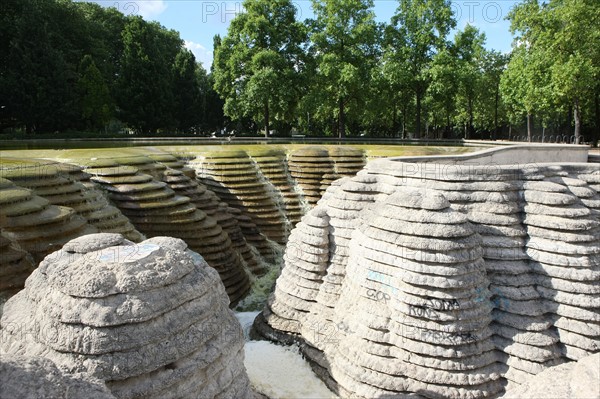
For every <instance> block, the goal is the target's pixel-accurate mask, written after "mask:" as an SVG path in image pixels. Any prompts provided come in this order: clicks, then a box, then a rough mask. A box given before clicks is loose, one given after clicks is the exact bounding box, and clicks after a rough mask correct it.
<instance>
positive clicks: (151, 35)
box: [117, 17, 183, 133]
mask: <svg viewBox="0 0 600 399" xmlns="http://www.w3.org/2000/svg"><path fill="white" fill-rule="evenodd" d="M122 35H123V45H124V50H123V55H122V57H121V63H120V64H121V68H120V71H119V79H118V84H117V90H118V91H117V99H118V107H119V110H120V116H121V118H122V120H123V121H125V122H127V123H128V124H129V125H130V126H132V127H134V128H135V129H136V130H137V131H139V132H149V133H154V132H156V131H157V130H158V129H161V128H169V127H172V126H173V125H174V124H175V123H174V120H173V104H174V98H173V90H172V82H173V79H172V65H173V63H174V61H175V57H176V55H177V54H178V53H179V51H180V50H181V48H182V47H183V41H182V40H181V39H180V38H179V35H178V34H177V32H175V31H167V30H166V29H164V28H163V27H162V26H161V25H159V24H158V23H156V22H152V23H148V22H146V21H144V20H143V19H142V18H141V17H132V18H131V19H130V21H129V22H128V23H127V25H126V26H125V29H124V30H123V34H122Z"/></svg>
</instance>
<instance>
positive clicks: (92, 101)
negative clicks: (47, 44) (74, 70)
mask: <svg viewBox="0 0 600 399" xmlns="http://www.w3.org/2000/svg"><path fill="white" fill-rule="evenodd" d="M77 87H78V89H79V96H80V107H81V118H82V120H83V121H84V123H85V124H86V128H87V129H92V130H100V129H102V128H103V127H104V126H106V124H107V123H108V122H109V121H110V119H111V117H112V116H113V111H114V105H113V103H112V98H111V96H110V92H109V90H108V85H107V84H106V82H105V81H104V77H103V76H102V74H101V73H100V70H99V69H98V67H96V64H95V63H94V60H93V59H92V57H91V56H90V55H86V56H84V57H83V59H82V60H81V64H80V65H79V80H78V82H77Z"/></svg>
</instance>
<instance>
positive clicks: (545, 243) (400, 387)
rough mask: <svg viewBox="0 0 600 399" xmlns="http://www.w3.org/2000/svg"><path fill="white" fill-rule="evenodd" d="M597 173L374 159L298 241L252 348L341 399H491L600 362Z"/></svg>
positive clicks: (319, 211) (309, 221)
mask: <svg viewBox="0 0 600 399" xmlns="http://www.w3.org/2000/svg"><path fill="white" fill-rule="evenodd" d="M599 183H600V173H599V172H598V169H597V167H595V165H592V164H566V165H557V164H539V165H535V164H532V165H526V167H523V166H518V165H515V166H511V165H495V166H494V167H493V168H491V167H488V166H469V167H463V165H450V164H436V163H433V162H427V161H424V162H422V163H403V162H401V161H399V160H377V161H373V162H371V163H369V164H368V165H367V167H366V169H365V170H363V171H362V172H360V173H359V174H358V176H356V177H353V178H345V179H341V180H338V181H337V182H335V183H334V184H333V185H332V186H330V187H329V188H328V189H327V191H326V192H325V193H324V195H323V198H322V199H321V200H320V201H319V203H318V205H317V206H316V207H315V208H313V209H312V210H311V211H310V212H309V213H308V214H307V215H306V216H304V218H303V219H302V222H300V223H299V224H298V225H297V227H296V229H295V230H293V231H292V234H291V235H290V239H289V242H288V245H287V247H286V251H285V255H284V259H285V266H284V269H283V271H282V274H281V276H280V277H279V279H278V280H277V284H276V288H275V291H274V292H273V294H272V295H271V297H270V298H269V301H268V303H267V306H266V307H265V309H264V310H263V312H262V314H261V315H259V317H258V318H257V319H256V321H255V324H254V334H256V335H259V336H262V337H265V338H268V339H271V340H274V341H277V342H283V343H290V342H295V341H298V342H300V343H301V346H302V348H303V352H304V354H305V355H306V356H307V358H309V359H310V360H311V362H312V365H313V369H314V370H315V371H316V372H317V373H318V374H319V375H320V376H321V377H322V378H323V379H324V380H325V381H326V382H327V383H328V384H329V386H330V387H331V388H332V389H334V390H336V391H337V392H338V393H340V394H341V395H343V396H351V397H388V396H390V397H391V396H395V395H399V394H401V395H415V394H418V395H419V396H420V397H428V398H438V397H439V398H441V397H451V398H464V397H470V398H478V397H490V396H497V395H499V394H501V393H502V392H503V391H504V389H505V388H506V387H507V386H508V387H509V388H510V387H514V386H518V385H519V384H521V383H523V382H525V381H527V380H528V379H529V378H530V377H531V376H532V375H535V374H538V373H540V372H541V371H543V370H545V369H547V368H549V367H552V366H556V365H560V364H561V363H565V362H569V361H574V360H579V359H583V358H585V357H587V356H589V355H591V354H594V353H598V352H600V285H599V284H598V282H599V281H600V278H599V277H600V274H598V273H600V233H599V231H600V230H599V228H600V221H599V213H598V201H599V200H600V195H599V194H598V188H599Z"/></svg>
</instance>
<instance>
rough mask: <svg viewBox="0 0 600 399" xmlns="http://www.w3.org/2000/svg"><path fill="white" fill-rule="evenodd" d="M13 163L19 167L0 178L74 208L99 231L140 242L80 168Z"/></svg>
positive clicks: (63, 165)
mask: <svg viewBox="0 0 600 399" xmlns="http://www.w3.org/2000/svg"><path fill="white" fill-rule="evenodd" d="M5 161H6V159H5ZM12 161H13V163H15V164H17V163H18V166H16V167H14V168H4V169H1V170H0V176H2V177H4V178H6V179H9V180H11V181H12V182H13V183H15V184H16V185H18V186H20V187H25V188H28V189H30V190H32V192H33V193H34V194H36V195H38V196H40V197H42V198H45V199H46V200H48V201H49V202H50V204H52V205H57V206H63V207H68V208H71V209H73V210H74V211H75V213H76V214H77V215H79V216H82V217H83V218H84V219H85V220H87V222H88V224H90V225H91V226H93V227H95V228H96V229H97V230H98V231H99V232H102V233H117V234H123V235H124V236H125V237H127V239H129V240H132V241H135V242H139V241H141V240H143V238H144V237H143V236H142V235H141V234H140V233H139V232H138V231H137V230H136V229H135V227H133V225H132V224H131V223H130V222H129V220H128V219H127V218H126V217H125V216H123V214H122V213H121V212H120V211H119V209H117V208H115V207H114V206H111V205H110V204H109V203H108V200H107V199H106V198H105V197H104V195H103V194H102V192H101V191H100V190H98V189H97V187H95V186H94V185H91V184H89V178H90V175H89V174H87V173H85V172H83V168H81V167H80V166H77V165H72V164H66V163H58V162H50V161H33V162H32V161H27V160H19V159H13V160H12Z"/></svg>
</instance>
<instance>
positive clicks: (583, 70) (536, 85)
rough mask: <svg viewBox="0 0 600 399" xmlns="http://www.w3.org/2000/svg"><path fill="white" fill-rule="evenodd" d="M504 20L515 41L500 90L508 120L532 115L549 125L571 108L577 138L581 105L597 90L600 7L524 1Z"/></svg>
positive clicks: (574, 0) (570, 0)
mask: <svg viewBox="0 0 600 399" xmlns="http://www.w3.org/2000/svg"><path fill="white" fill-rule="evenodd" d="M509 19H510V20H511V30H512V32H513V33H514V34H516V39H515V42H516V44H515V49H514V51H513V56H512V58H511V61H510V63H509V66H508V69H507V71H506V74H505V76H503V78H502V93H503V96H504V97H505V99H506V102H507V103H508V104H510V107H511V113H512V116H513V119H515V117H516V116H518V114H519V113H525V114H527V115H528V117H529V118H531V117H532V115H534V114H536V115H538V116H540V117H541V118H542V120H543V123H544V124H548V123H549V122H550V121H552V120H556V119H557V117H556V113H557V111H559V112H560V111H561V110H563V109H564V108H565V107H567V108H571V109H572V110H573V111H572V112H573V120H574V131H573V134H574V136H575V140H576V141H577V142H579V140H580V138H581V123H582V115H581V114H582V112H583V111H584V109H583V106H584V104H585V102H586V99H589V98H593V97H595V96H597V95H598V92H599V91H600V85H599V84H598V82H599V81H600V29H599V28H598V24H599V22H598V21H600V7H598V5H597V4H596V2H594V1H593V0H551V1H550V2H548V3H544V4H540V3H539V2H538V1H537V0H527V1H525V2H524V3H522V4H520V5H519V6H518V7H516V8H515V9H514V10H513V11H512V12H511V14H510V15H509ZM588 109H589V108H588ZM598 112H599V111H598V108H597V107H596V120H597V121H598V119H599V115H598ZM598 128H599V126H597V125H596V131H597V130H598ZM529 134H531V131H529ZM596 134H598V133H597V132H596Z"/></svg>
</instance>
